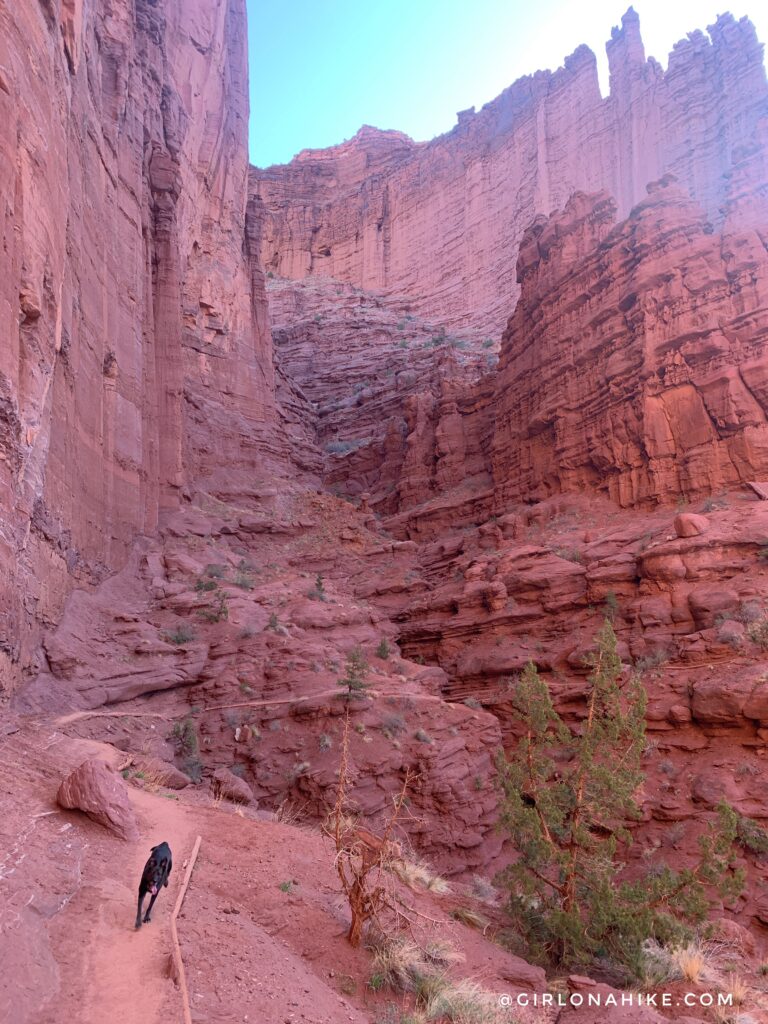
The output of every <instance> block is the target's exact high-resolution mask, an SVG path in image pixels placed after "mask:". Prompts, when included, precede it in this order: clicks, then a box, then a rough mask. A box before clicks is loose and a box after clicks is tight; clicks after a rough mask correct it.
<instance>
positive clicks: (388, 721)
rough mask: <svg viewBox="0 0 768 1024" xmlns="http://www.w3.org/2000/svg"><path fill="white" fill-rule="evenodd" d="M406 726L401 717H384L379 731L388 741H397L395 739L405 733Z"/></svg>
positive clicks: (392, 715) (393, 715)
mask: <svg viewBox="0 0 768 1024" xmlns="http://www.w3.org/2000/svg"><path fill="white" fill-rule="evenodd" d="M406 728H407V724H406V721H405V719H404V718H403V716H402V715H395V714H391V715H384V717H383V718H382V720H381V731H382V732H383V733H384V735H385V736H386V737H387V739H388V740H393V739H397V737H398V736H399V735H400V734H401V733H403V732H405V730H406Z"/></svg>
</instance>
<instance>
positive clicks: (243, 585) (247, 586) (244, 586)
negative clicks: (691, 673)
mask: <svg viewBox="0 0 768 1024" xmlns="http://www.w3.org/2000/svg"><path fill="white" fill-rule="evenodd" d="M232 582H233V583H234V585H235V586H236V587H240V589H241V590H253V587H254V583H253V577H252V576H251V575H250V573H247V572H243V571H242V570H240V569H238V571H237V572H236V573H235V575H234V577H233V579H232Z"/></svg>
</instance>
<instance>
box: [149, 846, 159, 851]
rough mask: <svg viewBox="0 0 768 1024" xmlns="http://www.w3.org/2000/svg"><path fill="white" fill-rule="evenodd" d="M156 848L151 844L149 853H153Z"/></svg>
mask: <svg viewBox="0 0 768 1024" xmlns="http://www.w3.org/2000/svg"><path fill="white" fill-rule="evenodd" d="M156 849H157V847H156V846H153V847H152V849H151V850H150V851H149V852H150V853H154V852H155V850H156Z"/></svg>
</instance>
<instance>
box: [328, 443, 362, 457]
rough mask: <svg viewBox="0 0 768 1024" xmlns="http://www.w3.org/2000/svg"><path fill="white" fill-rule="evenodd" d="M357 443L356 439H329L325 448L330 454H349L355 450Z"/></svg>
mask: <svg viewBox="0 0 768 1024" xmlns="http://www.w3.org/2000/svg"><path fill="white" fill-rule="evenodd" d="M355 448H357V445H356V444H355V442H354V441H329V442H328V444H327V445H326V446H325V450H326V451H327V452H328V453H329V455H347V454H349V452H351V451H354V450H355Z"/></svg>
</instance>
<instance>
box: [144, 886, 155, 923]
mask: <svg viewBox="0 0 768 1024" xmlns="http://www.w3.org/2000/svg"><path fill="white" fill-rule="evenodd" d="M156 899H157V893H153V894H152V899H151V900H150V901H149V906H148V907H147V912H146V914H145V915H144V924H149V922H150V921H151V920H152V918H151V917H150V916H149V915H150V914H151V913H152V907H154V905H155V900H156Z"/></svg>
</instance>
